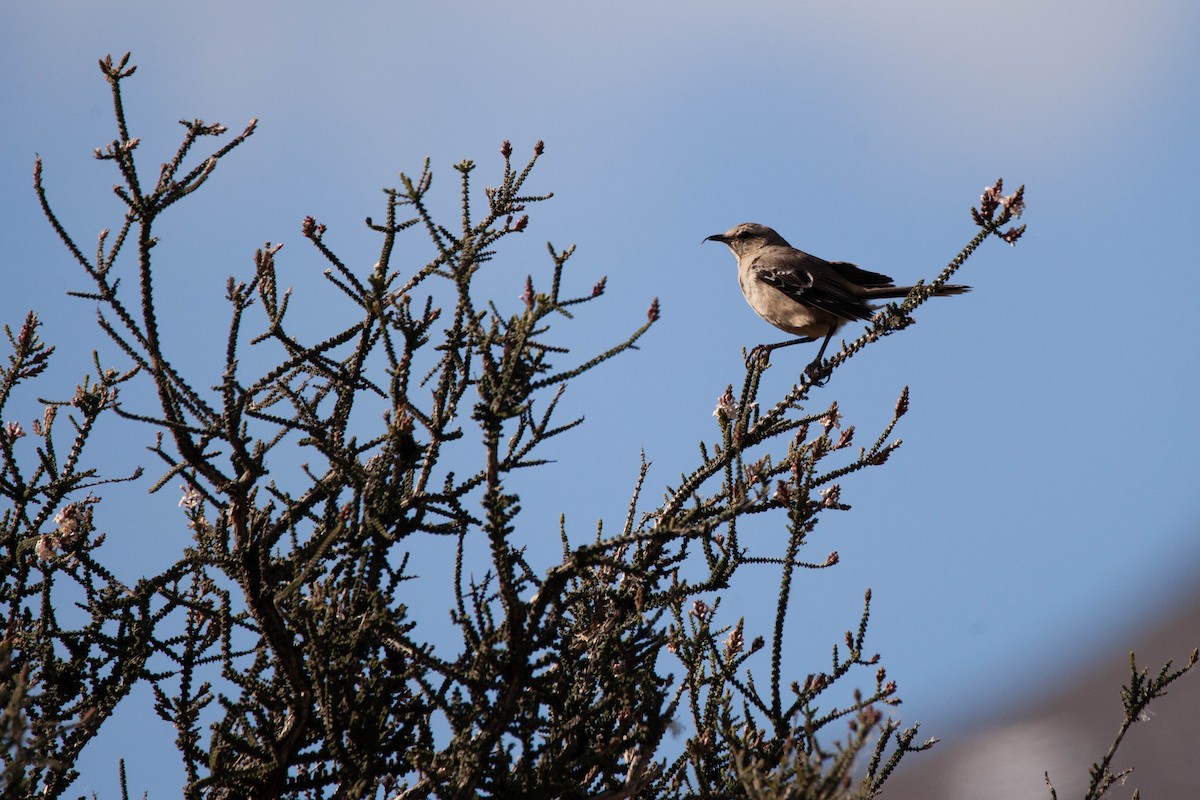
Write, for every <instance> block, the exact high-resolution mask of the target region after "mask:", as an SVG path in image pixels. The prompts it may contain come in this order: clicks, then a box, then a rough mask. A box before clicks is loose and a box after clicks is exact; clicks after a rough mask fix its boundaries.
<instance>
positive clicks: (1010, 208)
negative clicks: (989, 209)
mask: <svg viewBox="0 0 1200 800" xmlns="http://www.w3.org/2000/svg"><path fill="white" fill-rule="evenodd" d="M1000 205H1002V206H1004V211H1005V212H1006V213H1007V214H1008V216H1010V217H1017V218H1020V216H1021V214H1022V213H1023V212H1024V211H1025V185H1024V184H1021V186H1020V187H1018V188H1017V190H1016V191H1015V192H1013V193H1012V194H1010V195H1008V196H1007V197H1001V198H1000Z"/></svg>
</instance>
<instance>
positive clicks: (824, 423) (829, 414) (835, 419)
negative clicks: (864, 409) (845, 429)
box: [819, 400, 842, 433]
mask: <svg viewBox="0 0 1200 800" xmlns="http://www.w3.org/2000/svg"><path fill="white" fill-rule="evenodd" d="M841 420H842V414H841V412H840V411H838V404H837V401H836V400H834V401H833V405H831V406H830V407H829V410H828V411H826V412H825V416H823V417H821V419H820V420H819V421H820V423H821V427H823V428H824V429H825V433H829V432H830V431H831V430H833V429H834V428H840V427H842V425H841Z"/></svg>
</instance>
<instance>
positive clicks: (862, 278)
mask: <svg viewBox="0 0 1200 800" xmlns="http://www.w3.org/2000/svg"><path fill="white" fill-rule="evenodd" d="M829 266H831V267H833V268H834V270H835V271H837V274H838V275H841V276H842V277H843V278H845V279H846V280H848V281H850V282H851V283H856V284H858V285H859V286H891V285H892V283H893V281H892V279H891V278H890V277H888V276H887V275H884V274H883V273H881V272H871V270H869V269H863V268H862V267H860V266H858V265H857V264H850V263H848V262H846V261H830V262H829Z"/></svg>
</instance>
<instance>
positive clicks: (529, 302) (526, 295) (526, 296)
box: [517, 275, 537, 308]
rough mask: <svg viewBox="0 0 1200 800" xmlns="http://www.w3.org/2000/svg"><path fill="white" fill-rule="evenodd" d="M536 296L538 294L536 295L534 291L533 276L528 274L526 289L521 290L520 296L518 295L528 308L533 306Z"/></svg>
mask: <svg viewBox="0 0 1200 800" xmlns="http://www.w3.org/2000/svg"><path fill="white" fill-rule="evenodd" d="M536 297H537V295H535V294H534V293H533V277H532V276H530V275H526V276H525V291H523V292H521V295H520V297H518V298H517V299H518V300H520V301H521V302H522V303H524V304H525V307H526V308H533V301H534V299H535V298H536Z"/></svg>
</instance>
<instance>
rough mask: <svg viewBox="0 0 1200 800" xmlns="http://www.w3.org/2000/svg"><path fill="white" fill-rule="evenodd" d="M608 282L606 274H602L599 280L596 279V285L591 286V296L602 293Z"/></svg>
mask: <svg viewBox="0 0 1200 800" xmlns="http://www.w3.org/2000/svg"><path fill="white" fill-rule="evenodd" d="M607 283H608V276H607V275H604V276H602V277H601V278H600V280H598V281H596V285H595V286H593V287H592V297H599V296H600V295H602V294H604V287H605V285H606V284H607Z"/></svg>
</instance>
